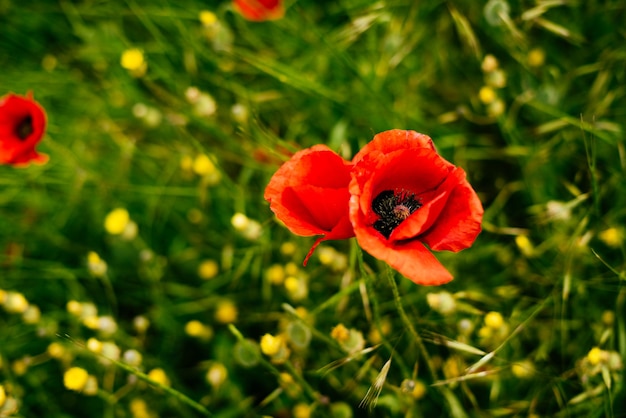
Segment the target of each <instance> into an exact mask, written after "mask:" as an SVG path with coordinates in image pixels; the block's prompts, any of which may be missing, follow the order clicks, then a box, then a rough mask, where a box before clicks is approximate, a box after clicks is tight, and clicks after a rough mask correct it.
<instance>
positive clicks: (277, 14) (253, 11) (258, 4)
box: [233, 0, 285, 22]
mask: <svg viewBox="0 0 626 418" xmlns="http://www.w3.org/2000/svg"><path fill="white" fill-rule="evenodd" d="M233 4H234V6H235V9H236V10H237V11H239V13H241V15H242V16H243V17H244V18H246V19H248V20H252V21H256V22H261V21H264V20H275V19H280V18H281V17H283V16H284V14H285V9H284V8H283V5H282V1H281V0H234V1H233Z"/></svg>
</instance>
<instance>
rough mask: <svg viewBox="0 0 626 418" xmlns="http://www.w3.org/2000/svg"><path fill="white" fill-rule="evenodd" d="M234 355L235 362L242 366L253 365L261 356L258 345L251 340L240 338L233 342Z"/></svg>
mask: <svg viewBox="0 0 626 418" xmlns="http://www.w3.org/2000/svg"><path fill="white" fill-rule="evenodd" d="M234 356H235V360H236V361H237V363H239V364H240V365H242V366H243V367H254V366H256V365H257V364H258V362H259V359H260V357H261V352H260V351H259V346H258V345H257V343H256V342H255V341H252V340H241V341H238V342H237V344H235V348H234Z"/></svg>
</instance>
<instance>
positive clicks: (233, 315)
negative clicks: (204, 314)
mask: <svg viewBox="0 0 626 418" xmlns="http://www.w3.org/2000/svg"><path fill="white" fill-rule="evenodd" d="M237 315H238V311H237V306H235V304H234V303H233V302H232V301H230V300H224V301H222V302H220V303H219V304H218V305H217V309H216V310H215V320H216V321H217V322H221V323H222V324H230V323H231V322H235V321H236V320H237Z"/></svg>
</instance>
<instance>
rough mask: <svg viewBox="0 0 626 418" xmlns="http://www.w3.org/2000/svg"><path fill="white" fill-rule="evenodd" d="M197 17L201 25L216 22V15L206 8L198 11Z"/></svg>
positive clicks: (209, 24)
mask: <svg viewBox="0 0 626 418" xmlns="http://www.w3.org/2000/svg"><path fill="white" fill-rule="evenodd" d="M199 18H200V23H202V26H211V25H213V24H215V23H216V22H217V16H216V15H215V13H213V12H210V11H208V10H202V11H200V15H199Z"/></svg>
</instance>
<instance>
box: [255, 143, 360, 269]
mask: <svg viewBox="0 0 626 418" xmlns="http://www.w3.org/2000/svg"><path fill="white" fill-rule="evenodd" d="M351 167H352V165H351V164H350V162H348V161H346V160H344V159H343V158H341V157H340V156H339V155H338V154H337V153H335V152H334V151H332V150H331V149H330V148H328V147H327V146H326V145H315V146H313V147H311V148H307V149H305V150H302V151H299V152H297V153H295V154H294V155H293V157H291V159H290V160H289V161H287V162H286V163H284V164H283V165H282V166H281V167H280V168H279V169H278V171H277V172H276V173H274V175H273V176H272V178H271V180H270V182H269V184H268V185H267V187H266V189H265V196H264V197H265V199H266V200H267V201H268V202H270V209H271V210H272V211H273V212H274V214H275V215H276V217H277V218H278V219H280V220H281V221H282V222H283V223H284V224H285V226H286V227H287V228H288V229H289V230H290V231H291V232H293V233H294V234H296V235H302V236H312V235H322V237H321V238H319V239H318V240H317V241H316V242H315V244H313V247H312V248H311V250H310V251H309V253H308V254H307V256H306V258H305V260H304V264H305V265H306V262H307V260H308V259H309V257H310V256H311V254H312V253H313V250H314V249H315V247H317V245H318V244H319V243H320V242H321V241H324V240H329V239H345V238H351V237H353V236H354V232H353V230H352V224H351V223H350V217H349V214H348V202H349V200H350V193H349V191H348V185H349V184H350V169H351Z"/></svg>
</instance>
